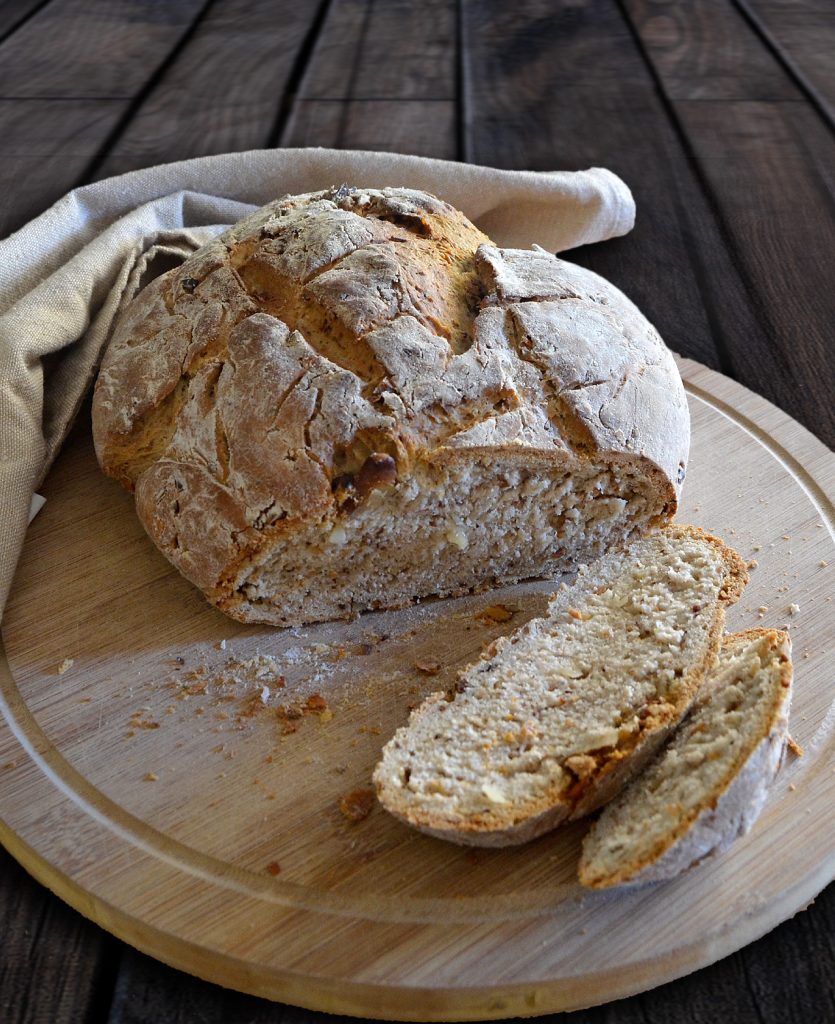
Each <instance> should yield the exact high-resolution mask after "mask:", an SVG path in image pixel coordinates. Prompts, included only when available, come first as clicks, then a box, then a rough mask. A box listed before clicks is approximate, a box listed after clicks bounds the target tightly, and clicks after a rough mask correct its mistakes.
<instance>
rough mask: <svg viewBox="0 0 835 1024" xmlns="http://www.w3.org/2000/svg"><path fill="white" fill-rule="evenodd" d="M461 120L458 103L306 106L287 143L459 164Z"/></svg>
mask: <svg viewBox="0 0 835 1024" xmlns="http://www.w3.org/2000/svg"><path fill="white" fill-rule="evenodd" d="M456 115H457V112H456V105H455V102H454V101H452V100H437V101H432V100H409V101H407V102H402V101H399V100H345V101H328V100H313V101H307V100H302V101H300V102H299V104H298V106H297V109H296V114H295V116H294V118H293V121H292V122H291V127H290V129H289V131H288V132H287V134H286V135H285V136H284V139H285V145H287V146H330V147H332V148H334V149H370V150H379V151H381V152H386V153H413V154H415V155H417V156H431V157H437V158H439V159H442V160H455V159H456V157H457V155H458V145H457V140H456V123H457V116H456ZM368 184H371V183H370V182H369V183H368Z"/></svg>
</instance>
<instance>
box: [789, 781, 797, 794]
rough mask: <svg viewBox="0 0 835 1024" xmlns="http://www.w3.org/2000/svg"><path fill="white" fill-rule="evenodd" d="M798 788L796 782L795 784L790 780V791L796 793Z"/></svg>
mask: <svg viewBox="0 0 835 1024" xmlns="http://www.w3.org/2000/svg"><path fill="white" fill-rule="evenodd" d="M796 789H797V786H795V784H794V783H793V782H790V783H789V790H790V791H791V792H792V793H794V791H795V790H796Z"/></svg>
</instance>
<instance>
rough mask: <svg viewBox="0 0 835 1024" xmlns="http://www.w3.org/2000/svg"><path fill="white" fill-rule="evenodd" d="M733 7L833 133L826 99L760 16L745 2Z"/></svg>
mask: <svg viewBox="0 0 835 1024" xmlns="http://www.w3.org/2000/svg"><path fill="white" fill-rule="evenodd" d="M733 5H734V7H736V9H737V10H738V11H739V13H740V15H741V16H742V18H744V20H745V21H746V22H747V23H748V25H749V27H750V28H751V30H752V31H753V32H754V33H755V34H756V35H757V37H758V38H759V40H760V42H761V43H762V44H763V46H764V47H765V48H766V49H767V50H768V52H769V53H770V54H771V56H772V57H773V58H774V60H775V61H776V62H777V63H778V64H779V65H780V67H781V68H782V69H783V71H784V72H785V73H786V74H787V75H788V77H789V78H790V79H791V80H792V81H793V82H794V84H795V85H796V86H797V88H798V89H800V91H801V92H802V93H803V95H804V96H805V97H806V99H807V100H808V101H809V103H811V105H812V106H813V107H814V108H815V110H816V111H817V113H818V114H819V115H820V117H821V118H822V119H823V121H825V122H826V124H827V126H828V127H829V129H830V131H832V132H835V110H833V109H832V107H830V105H829V103H828V102H827V100H826V98H825V97H824V96H823V95H822V94H821V93H820V91H819V90H818V89H817V88H816V87H815V86H814V84H813V83H812V82H811V80H810V79H809V78H808V76H807V75H806V74H805V72H804V71H803V70H802V69H801V68H800V67H799V65H798V64H797V63H796V61H794V60H793V59H792V57H791V56H790V55H789V54H788V53H787V51H786V50H785V48H784V47H782V46H781V45H780V43H779V42H778V41H777V40H776V39H775V38H774V36H773V35H772V33H771V32H770V31H769V29H768V27H767V26H766V25H765V23H764V22H763V20H762V19H761V18H760V16H759V15H758V14H757V13H756V12H755V11H752V10H751V8H750V6H749V5H748V2H747V0H733Z"/></svg>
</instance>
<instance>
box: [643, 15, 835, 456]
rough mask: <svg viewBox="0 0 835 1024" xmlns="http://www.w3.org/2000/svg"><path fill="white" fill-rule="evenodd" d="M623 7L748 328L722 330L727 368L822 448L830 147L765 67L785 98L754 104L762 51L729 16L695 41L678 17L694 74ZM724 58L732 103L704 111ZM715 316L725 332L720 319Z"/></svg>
mask: <svg viewBox="0 0 835 1024" xmlns="http://www.w3.org/2000/svg"><path fill="white" fill-rule="evenodd" d="M624 7H625V9H626V11H627V12H628V14H629V17H630V19H631V20H632V22H633V24H634V27H635V31H636V32H637V34H638V36H639V37H640V39H641V41H642V44H643V46H644V47H645V51H646V54H647V57H648V59H649V60H650V61H651V62H652V64H653V66H654V67H655V69H656V71H657V74H658V80H659V84H660V86H661V88H662V89H663V90H664V92H665V93H666V94H667V95H668V98H669V102H670V105H671V109H672V111H673V112H674V115H675V117H676V119H677V121H678V124H679V125H680V128H681V130H682V131H683V133H684V135H685V136H686V139H687V145H688V147H689V149H690V152H691V153H692V155H693V157H694V160H695V163H696V165H697V168H698V172H699V174H700V177H701V179H702V180H703V182H704V184H705V186H706V187H707V189H708V191H709V194H710V196H711V200H712V205H713V208H714V210H715V211H716V214H717V217H718V220H719V222H720V225H721V234H722V239H723V241H724V243H725V245H726V246H727V247H728V249H729V251H730V252H731V254H732V259H733V265H734V267H735V268H736V269H737V271H738V274H739V277H740V279H741V280H742V282H743V283H744V288H745V292H746V294H747V301H748V303H749V306H750V309H751V310H752V312H753V314H754V315H755V316H756V320H757V322H758V326H759V330H757V331H756V332H755V333H753V334H752V333H750V332H749V331H747V330H739V329H738V326H737V325H731V327H732V329H725V330H724V331H723V346H724V348H725V351H726V353H727V359H728V366H729V369H730V371H731V373H732V375H733V376H735V377H736V378H737V379H738V380H740V381H742V382H743V383H745V384H747V385H748V386H749V387H751V388H753V389H754V390H755V391H758V392H760V394H763V395H764V396H765V397H766V398H769V399H771V400H772V401H773V402H775V403H776V404H777V405H779V406H780V407H781V408H783V409H785V410H786V411H787V412H788V413H790V414H791V415H792V416H794V417H796V418H797V419H798V420H800V422H801V423H803V424H805V425H806V426H807V427H809V429H810V430H812V431H813V432H815V433H816V434H817V435H818V436H819V437H820V438H821V439H822V440H823V441H825V442H826V443H827V444H829V445H830V446H831V445H833V444H835V403H833V401H832V394H833V391H835V367H833V362H832V359H831V347H832V343H831V325H832V323H833V322H835V289H833V288H832V263H831V260H832V253H833V251H835V181H833V176H832V175H833V171H832V168H833V167H835V137H833V134H832V132H831V131H830V130H829V128H828V126H827V124H826V123H825V121H824V120H823V119H821V118H820V117H819V116H818V114H817V112H816V111H815V110H814V108H813V107H812V106H811V105H810V104H809V103H808V102H807V101H806V99H805V97H804V96H803V94H802V92H801V91H800V90H799V89H797V88H796V87H794V85H793V83H791V82H790V81H789V80H788V78H787V75H786V72H785V70H784V68H783V67H782V66H781V65H780V63H779V62H778V61H777V60H776V59H774V58H772V71H771V74H772V77H773V78H774V80H775V82H779V81H781V80H782V81H783V83H784V84H783V86H782V87H781V88H783V89H785V88H788V87H789V86H790V87H791V88H792V89H793V90H794V91H793V92H787V93H786V95H785V96H784V97H783V98H775V99H773V100H770V101H766V100H764V99H763V98H762V79H761V77H760V76H758V77H757V78H756V79H749V78H748V76H747V75H746V66H747V63H748V62H750V63H751V64H752V65H753V64H755V63H756V64H757V66H758V67H761V54H762V44H761V42H760V40H759V39H758V38H757V36H756V33H755V32H754V31H753V30H752V28H751V26H750V25H749V24H748V23H747V22H746V21H745V20H744V19H743V18H742V17H741V16H740V15H739V14H738V13H737V14H736V16H735V17H734V18H726V19H724V20H723V21H721V22H720V21H719V20H718V19H717V21H716V22H714V23H713V25H712V26H709V28H710V32H709V35H708V37H707V38H704V28H705V25H704V23H702V22H700V20H699V18H698V16H697V14H695V13H694V9H693V8H692V7H685V6H684V5H682V6H679V7H678V13H677V18H678V23H679V31H680V33H681V34H682V35H683V36H688V35H689V36H690V37H691V38H692V37H695V36H697V35H698V34H701V35H702V37H703V38H702V43H701V49H702V52H703V54H704V61H703V64H702V67H701V69H700V73H696V72H695V71H694V69H693V68H692V67H688V65H687V64H686V63H684V64H682V63H680V62H679V61H678V60H677V54H679V53H683V52H686V51H685V50H684V48H682V47H671V46H670V45H668V43H666V42H664V41H661V40H659V37H658V34H657V33H656V32H655V31H654V30H653V21H654V19H655V17H656V16H657V14H658V12H659V11H665V10H669V8H668V7H667V5H662V4H660V3H657V2H649V0H625V3H624ZM732 13H734V12H732ZM647 26H649V31H647ZM711 39H712V45H711ZM727 50H732V52H734V53H735V55H736V58H737V60H738V61H739V63H740V75H739V88H738V90H737V92H736V95H735V96H733V97H732V98H727V99H723V100H705V99H703V98H702V81H703V78H704V76H705V75H708V76H710V74H711V73H712V71H713V69H714V68H716V67H721V65H722V61H723V57H722V55H723V53H724V52H726V51H727ZM751 82H756V84H755V85H753V86H752V85H751ZM668 83H669V92H668ZM746 83H747V88H746ZM777 89H778V87H777V86H775V93H776V92H777ZM719 284H720V285H721V282H719ZM720 294H721V293H720ZM711 301H712V298H711V296H707V297H706V302H707V303H710V302H711ZM717 315H718V316H721V318H722V321H723V322H724V319H725V312H724V310H722V309H719V310H718V311H717Z"/></svg>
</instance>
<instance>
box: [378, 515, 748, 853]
mask: <svg viewBox="0 0 835 1024" xmlns="http://www.w3.org/2000/svg"><path fill="white" fill-rule="evenodd" d="M746 582H747V573H746V570H745V565H744V563H743V561H742V560H741V558H740V557H739V555H737V553H736V552H735V551H733V550H732V549H731V548H729V547H727V546H726V545H725V544H723V543H722V542H721V541H719V540H717V539H716V538H715V537H711V536H709V535H708V534H706V533H704V532H703V531H701V530H699V529H697V528H695V527H689V526H678V525H671V526H669V527H666V528H664V529H661V530H657V531H655V532H653V533H651V534H649V535H647V536H646V537H644V538H642V539H640V540H638V541H636V542H635V543H633V544H632V545H630V546H629V547H628V548H627V549H626V550H624V551H619V552H613V553H609V554H608V555H606V556H604V557H603V558H602V559H601V560H599V561H598V562H597V563H595V564H594V565H593V566H592V567H591V569H588V570H587V571H586V572H584V573H581V574H580V575H579V576H578V578H577V581H576V582H575V583H574V585H573V586H571V587H568V588H564V589H561V590H560V592H559V593H557V594H556V595H555V596H554V598H553V600H552V602H551V604H550V606H549V609H548V614H547V615H546V616H545V617H544V618H541V619H534V620H532V621H531V622H529V623H528V624H527V625H526V626H524V627H523V628H522V629H521V630H519V631H517V632H516V633H514V634H512V635H511V636H509V637H506V638H504V639H502V640H500V641H499V642H497V643H495V644H493V645H491V647H490V648H488V649H487V651H486V652H485V653H484V654H483V655H482V658H481V660H480V661H478V662H476V663H475V664H473V665H471V666H469V667H468V668H466V669H464V670H463V672H462V673H461V674H460V676H459V679H458V684H457V687H456V692H455V693H454V695H452V696H451V697H450V696H449V695H444V694H435V695H433V696H432V697H430V698H429V699H428V700H427V701H425V702H424V703H423V704H422V705H421V706H420V707H419V708H418V709H417V710H416V711H415V712H414V713H413V714H412V717H411V719H410V721H409V724H408V725H407V726H405V727H403V728H401V729H399V730H398V731H397V733H395V735H394V737H393V738H392V739H391V740H390V741H389V743H388V744H387V745H386V747H385V748H384V750H383V754H382V758H381V760H380V762H379V763H378V765H377V767H376V769H375V772H374V782H375V785H376V788H377V795H378V797H379V799H380V802H381V803H382V804H383V806H384V807H385V808H386V809H387V810H388V811H390V812H391V813H392V814H394V815H396V816H397V817H399V818H401V819H402V820H403V821H405V822H407V823H408V824H410V825H413V826H415V827H416V828H419V829H421V830H422V831H424V832H428V833H430V834H431V835H435V836H440V837H441V838H444V839H450V840H452V841H453V842H457V843H464V844H471V845H477V846H506V845H510V844H513V843H521V842H524V841H526V840H528V839H531V838H533V837H534V836H537V835H540V834H541V833H543V832H546V831H548V830H549V829H552V828H554V826H556V825H558V824H559V823H560V822H561V821H563V820H564V819H566V818H577V817H580V816H582V815H585V814H588V813H589V812H590V811H593V810H595V809H596V808H597V807H599V806H601V805H602V804H603V803H605V802H606V801H608V800H609V799H611V797H612V796H614V794H615V793H616V792H618V791H619V790H620V789H621V788H622V786H623V785H624V784H625V783H626V782H627V781H628V779H629V778H631V777H632V776H633V775H634V774H635V773H636V772H637V771H638V770H639V769H640V768H641V767H643V765H644V764H645V763H646V762H647V760H649V758H650V757H651V756H652V754H653V753H654V752H655V751H656V750H657V749H658V747H659V746H660V744H661V743H662V741H663V740H664V739H665V738H666V737H667V735H668V734H669V733H670V731H671V730H672V729H673V728H674V727H675V726H676V725H677V724H678V722H679V721H680V720H681V719H682V717H683V716H684V714H685V713H686V712H687V710H688V708H689V707H690V705H691V703H692V701H693V699H694V698H695V696H696V693H697V692H698V690H699V688H700V686H701V684H702V682H703V680H704V678H705V674H706V673H707V672H708V671H709V670H710V668H711V667H712V666H713V664H714V662H715V660H716V656H717V652H718V650H719V644H720V639H721V635H722V629H723V625H724V619H725V614H724V612H725V606H726V605H728V604H731V603H733V602H734V601H736V600H737V599H738V597H739V595H740V594H741V592H742V589H743V587H744V586H745V583H746Z"/></svg>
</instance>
